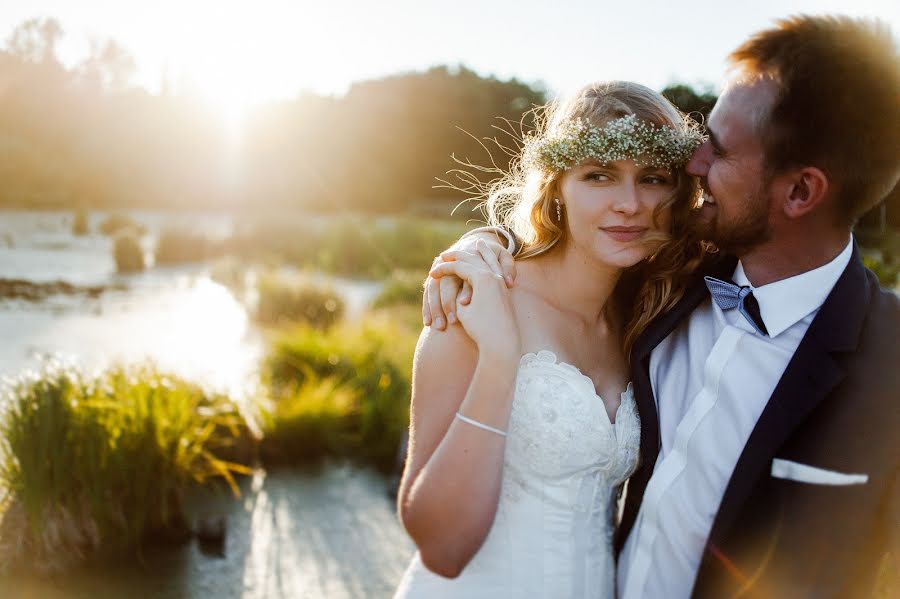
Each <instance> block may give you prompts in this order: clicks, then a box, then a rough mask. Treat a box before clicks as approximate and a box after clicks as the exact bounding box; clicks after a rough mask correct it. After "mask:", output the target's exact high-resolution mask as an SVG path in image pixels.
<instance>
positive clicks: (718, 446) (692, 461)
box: [617, 237, 853, 599]
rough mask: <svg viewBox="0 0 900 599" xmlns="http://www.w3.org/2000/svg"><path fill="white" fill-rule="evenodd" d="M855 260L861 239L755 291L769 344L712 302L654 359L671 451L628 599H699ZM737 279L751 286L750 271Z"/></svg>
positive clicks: (625, 574) (630, 543)
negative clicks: (768, 409) (709, 559)
mask: <svg viewBox="0 0 900 599" xmlns="http://www.w3.org/2000/svg"><path fill="white" fill-rule="evenodd" d="M852 253H853V239H852V237H851V239H850V242H849V243H848V244H847V247H846V248H844V250H843V251H842V252H841V253H840V254H839V255H838V256H837V257H836V258H834V259H833V260H832V261H831V262H829V263H828V264H825V265H824V266H821V267H819V268H816V269H814V270H811V271H807V272H805V273H802V274H799V275H796V276H794V277H790V278H788V279H783V280H781V281H777V282H775V283H770V284H768V285H763V286H761V287H757V288H754V289H753V296H754V297H755V298H756V300H757V302H759V309H760V314H761V315H762V319H763V322H764V323H765V325H766V329H767V330H768V332H769V336H764V335H761V334H759V333H758V332H756V331H755V330H754V328H753V326H752V325H751V324H750V323H749V322H747V320H746V319H745V318H744V316H743V315H742V314H741V313H740V312H739V311H738V310H737V309H734V310H728V311H724V312H723V311H722V309H721V308H719V306H718V305H717V304H716V303H715V302H713V301H712V300H710V299H706V300H705V301H704V302H703V303H702V304H700V306H699V307H698V308H697V309H696V310H694V311H693V313H692V314H691V315H690V317H689V318H687V319H685V320H684V321H683V322H682V323H681V324H680V325H679V326H678V327H677V328H676V329H675V330H674V331H672V333H671V334H670V335H669V336H668V337H666V338H665V339H664V340H663V341H662V343H660V344H659V345H658V346H657V347H656V348H655V349H654V350H653V352H652V353H651V355H650V383H651V385H652V388H653V392H654V396H655V397H656V403H657V411H658V413H659V427H660V435H661V446H660V451H659V456H658V457H657V460H656V464H655V466H654V470H653V475H652V476H651V477H650V480H649V482H648V484H647V488H646V490H645V492H644V498H643V502H642V503H641V507H640V511H639V512H638V516H637V519H636V520H635V524H634V527H633V528H632V530H631V533H630V534H629V536H628V539H627V541H626V544H625V547H624V549H623V551H622V554H621V556H620V559H619V571H618V581H617V586H618V594H619V597H621V598H622V599H637V598H653V599H657V598H659V597H666V598H674V599H677V598H679V597H688V596H690V593H691V590H692V589H693V586H694V579H695V577H696V575H697V569H698V568H699V566H700V560H701V558H702V555H703V549H704V547H705V545H706V539H707V537H708V536H709V532H710V529H711V528H712V524H713V520H714V519H715V517H716V513H717V512H718V511H719V504H720V503H721V501H722V496H723V495H724V493H725V489H726V487H727V485H728V482H729V480H730V479H731V474H732V472H733V471H734V468H735V465H736V464H737V462H738V459H739V458H740V455H741V453H742V451H743V449H744V445H745V444H746V442H747V439H748V438H749V437H750V433H751V432H752V431H753V428H754V426H755V425H756V421H757V420H758V419H759V417H760V415H761V414H762V412H763V409H764V408H765V406H766V404H767V403H768V401H769V397H770V396H771V395H772V392H773V391H774V390H775V387H776V385H777V384H778V381H779V380H780V379H781V375H782V374H783V373H784V370H785V368H786V367H787V365H788V362H789V361H790V359H791V357H792V356H793V355H794V352H795V351H796V350H797V347H798V346H799V345H800V341H801V340H802V339H803V336H804V335H805V334H806V331H807V329H808V328H809V325H810V323H811V322H812V320H813V318H814V317H815V315H816V313H817V312H818V311H819V308H820V307H821V306H822V304H823V303H824V302H825V299H826V298H827V297H828V294H829V293H831V290H832V288H833V287H834V285H835V283H837V280H838V278H840V276H841V273H843V272H844V269H845V268H846V266H847V264H848V263H849V262H850V257H851V255H852ZM733 280H734V282H735V283H737V284H738V285H748V286H750V282H749V281H748V280H747V277H746V275H745V274H744V269H743V266H742V265H741V264H740V263H738V265H737V268H736V269H735V272H734V276H733ZM651 434H652V433H651Z"/></svg>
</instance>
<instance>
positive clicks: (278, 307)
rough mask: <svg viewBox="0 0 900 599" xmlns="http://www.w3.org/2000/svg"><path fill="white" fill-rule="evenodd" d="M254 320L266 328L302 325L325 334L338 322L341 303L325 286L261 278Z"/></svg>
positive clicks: (274, 277)
mask: <svg viewBox="0 0 900 599" xmlns="http://www.w3.org/2000/svg"><path fill="white" fill-rule="evenodd" d="M257 291H258V293H259V302H258V304H257V308H256V319H257V321H258V322H260V323H262V324H265V325H286V324H291V323H305V324H308V325H310V326H312V327H313V328H315V329H318V330H325V329H328V328H329V327H331V326H333V325H334V324H335V323H337V322H338V321H340V319H341V317H342V316H343V314H344V300H343V299H342V298H341V296H340V295H338V294H337V292H335V290H334V289H332V288H331V287H330V286H328V285H322V284H317V283H315V282H314V281H312V280H311V279H306V278H301V279H300V280H298V281H286V280H285V279H284V278H282V277H279V276H276V275H272V274H269V275H265V276H262V277H261V278H260V280H259V283H258V285H257Z"/></svg>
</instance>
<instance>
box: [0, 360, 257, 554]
mask: <svg viewBox="0 0 900 599" xmlns="http://www.w3.org/2000/svg"><path fill="white" fill-rule="evenodd" d="M248 438H249V433H248V429H247V427H246V423H245V421H244V420H243V418H242V417H241V416H240V414H239V413H238V411H237V409H236V407H235V405H234V404H233V403H232V402H231V401H229V400H228V398H226V397H224V396H221V395H213V394H208V393H206V392H204V391H203V390H202V389H200V388H199V387H197V386H195V385H192V384H189V383H187V382H184V381H182V380H179V379H177V378H173V377H169V376H165V375H163V374H160V373H158V372H156V371H155V370H153V369H152V368H150V367H144V368H130V369H123V368H115V369H112V370H109V371H107V372H105V373H103V374H101V375H100V376H99V377H98V378H95V379H91V380H89V379H87V378H85V377H83V376H82V375H81V374H79V373H78V372H77V371H74V370H71V369H66V368H62V367H58V366H47V367H46V368H45V370H44V371H42V372H41V373H40V374H39V375H37V376H35V377H34V378H31V379H28V380H21V381H19V382H18V383H16V384H15V385H14V386H12V387H11V388H10V389H9V390H8V397H7V398H6V409H5V413H4V414H3V416H2V420H0V443H2V446H0V447H2V451H0V457H2V462H0V480H2V485H3V487H4V489H5V491H6V497H5V507H6V510H5V514H4V516H3V519H2V524H0V538H2V539H3V541H4V543H5V545H4V547H3V548H2V549H3V552H2V553H3V555H0V562H3V563H5V564H7V565H9V564H11V563H19V562H21V563H28V564H30V565H32V566H34V567H36V568H37V569H39V570H43V571H59V570H64V569H65V568H67V567H68V566H70V565H73V564H74V563H78V562H80V561H83V560H85V559H87V558H90V557H92V556H94V555H99V554H114V553H116V552H121V551H138V552H139V549H140V545H141V543H142V542H143V541H144V540H146V539H147V538H149V537H151V536H157V535H164V536H165V535H183V534H184V533H185V532H186V528H187V526H186V522H185V515H184V512H183V509H182V507H183V506H182V502H183V499H184V495H185V493H186V492H187V491H188V490H189V489H190V488H191V487H192V486H193V485H199V484H205V483H210V482H213V481H221V482H223V483H225V484H227V485H228V486H229V487H230V488H231V489H232V490H233V491H234V492H235V493H237V485H236V483H235V479H234V477H235V476H236V475H238V474H249V473H250V471H249V469H248V468H247V466H246V465H242V464H238V463H235V462H230V461H227V460H226V459H223V456H228V455H235V454H236V453H239V452H238V451H237V447H236V446H237V445H239V444H241V443H246V442H247V439H248Z"/></svg>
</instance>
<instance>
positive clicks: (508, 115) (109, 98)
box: [0, 19, 716, 212]
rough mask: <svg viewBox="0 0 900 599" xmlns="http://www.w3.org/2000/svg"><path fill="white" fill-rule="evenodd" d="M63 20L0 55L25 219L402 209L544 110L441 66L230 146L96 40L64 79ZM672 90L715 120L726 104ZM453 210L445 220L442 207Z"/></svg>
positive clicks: (373, 86) (272, 122)
mask: <svg viewBox="0 0 900 599" xmlns="http://www.w3.org/2000/svg"><path fill="white" fill-rule="evenodd" d="M64 35H65V32H64V30H63V28H62V26H61V25H60V24H59V22H57V21H56V20H55V19H31V20H29V21H26V22H24V23H22V24H21V25H19V26H18V27H17V28H16V29H15V30H14V31H13V33H12V34H11V35H10V36H9V38H8V39H7V40H6V42H5V46H4V47H3V49H2V50H0V206H6V207H18V208H65V209H78V208H84V209H89V208H104V209H130V208H163V209H166V208H176V207H187V208H199V209H218V208H228V209H247V210H260V209H275V210H281V209H308V210H319V211H327V210H353V211H360V210H361V211H371V212H400V211H410V210H418V209H421V208H422V207H423V206H427V205H429V204H433V203H435V202H438V203H440V202H441V201H445V202H448V203H449V205H452V203H453V201H459V200H460V199H462V197H463V196H462V195H461V194H459V193H453V192H451V191H448V190H447V189H442V188H440V187H435V185H436V177H440V176H441V175H443V174H444V173H445V172H446V171H447V170H449V169H452V168H454V167H455V166H456V163H455V162H454V160H453V158H452V157H453V156H456V157H457V158H461V159H469V160H471V161H473V162H475V163H478V164H489V163H490V161H491V160H494V161H495V162H496V163H497V166H499V167H501V168H503V167H506V166H507V165H508V160H509V157H508V156H507V154H506V153H504V152H503V151H502V150H501V149H500V148H499V147H498V146H496V145H493V144H490V143H488V144H487V145H488V147H489V149H490V154H488V152H487V151H486V150H485V148H484V147H482V145H481V144H482V143H484V142H483V141H479V140H482V139H483V138H495V137H496V138H497V139H498V141H501V143H503V144H505V145H510V144H511V143H512V142H513V139H512V138H511V137H509V136H508V135H507V134H504V133H502V132H500V131H498V127H499V128H503V129H507V130H509V129H512V130H514V131H517V132H519V129H518V128H519V126H520V125H524V126H525V127H526V130H527V127H528V126H530V125H531V122H530V120H529V119H530V115H529V111H530V110H531V109H532V108H533V107H534V106H537V105H541V104H544V103H545V102H546V101H547V99H548V97H547V91H546V90H545V89H543V88H542V87H541V85H540V84H528V83H525V82H522V81H519V80H516V79H511V80H505V81H503V80H499V79H497V78H494V77H485V76H481V75H479V74H477V73H475V72H474V71H472V70H470V69H467V68H465V67H463V66H459V67H449V66H436V67H433V68H431V69H429V70H427V71H425V72H413V73H403V74H398V75H393V76H389V77H385V78H382V79H377V80H371V81H364V82H359V83H355V84H353V85H352V86H351V87H350V88H349V90H348V92H347V93H346V94H345V95H343V96H340V97H330V96H320V95H315V94H303V95H301V96H299V97H297V98H294V99H292V100H288V101H277V102H274V101H273V102H270V103H268V104H266V105H264V106H259V107H257V108H255V109H254V110H253V111H251V112H250V113H249V114H247V115H246V119H245V122H244V123H243V127H242V130H241V132H240V135H239V136H237V137H234V136H232V135H230V133H229V131H228V129H227V128H226V127H224V126H223V122H222V120H221V118H220V116H219V115H218V114H216V112H215V111H214V110H211V108H210V107H209V106H208V105H207V104H205V103H204V102H203V101H202V100H200V99H199V98H197V97H196V96H193V95H191V93H190V92H184V91H182V90H177V89H172V87H171V86H170V85H168V84H164V85H163V86H162V89H161V91H160V92H159V93H150V92H148V91H147V90H145V89H143V88H139V87H136V86H134V85H132V84H131V80H132V78H133V75H134V72H135V61H134V59H133V58H132V57H131V56H130V55H129V54H128V52H127V51H126V50H125V49H124V47H123V46H121V45H120V44H119V43H117V42H116V41H115V40H95V41H93V42H92V43H91V46H90V51H89V53H88V56H86V57H85V58H84V59H83V60H82V61H81V62H79V63H78V64H76V65H74V66H70V67H66V66H64V65H63V64H62V63H61V62H60V59H59V55H58V51H57V49H58V46H59V42H60V41H61V40H62V39H63V38H64ZM663 93H664V94H665V95H666V96H667V97H668V98H669V99H670V100H672V101H673V103H675V104H676V105H677V106H679V107H680V108H682V110H685V111H687V112H696V113H699V114H701V115H706V114H708V113H709V110H710V109H711V108H712V106H713V104H714V103H715V100H716V97H715V95H714V94H711V93H708V92H697V91H696V90H694V89H693V88H691V87H690V86H687V85H683V84H677V85H672V86H669V87H667V88H666V89H665V90H663ZM445 211H446V210H445Z"/></svg>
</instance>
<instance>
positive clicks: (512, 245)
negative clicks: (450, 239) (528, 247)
mask: <svg viewBox="0 0 900 599" xmlns="http://www.w3.org/2000/svg"><path fill="white" fill-rule="evenodd" d="M475 233H493V234H495V235H502V236H503V238H504V239H506V251H507V252H509V253H510V254H515V251H516V242H515V241H514V240H513V238H512V235H510V234H509V231H507V230H506V229H504V228H502V227H478V228H476V229H472V230H471V231H466V232H465V233H463V234H462V237H460V239H465V238H466V237H468V236H469V235H474V234H475Z"/></svg>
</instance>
